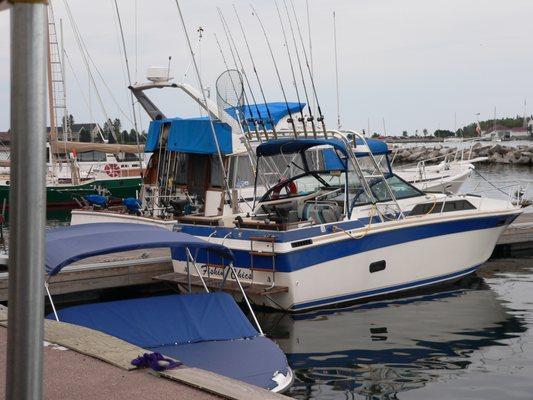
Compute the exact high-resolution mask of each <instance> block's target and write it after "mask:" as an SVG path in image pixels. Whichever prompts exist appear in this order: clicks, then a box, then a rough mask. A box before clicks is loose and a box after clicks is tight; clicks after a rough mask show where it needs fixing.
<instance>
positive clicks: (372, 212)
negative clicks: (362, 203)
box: [333, 204, 379, 240]
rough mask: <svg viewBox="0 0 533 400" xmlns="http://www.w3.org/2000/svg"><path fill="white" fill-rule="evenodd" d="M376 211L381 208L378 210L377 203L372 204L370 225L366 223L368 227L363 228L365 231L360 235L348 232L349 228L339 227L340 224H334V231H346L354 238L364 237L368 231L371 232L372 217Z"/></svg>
mask: <svg viewBox="0 0 533 400" xmlns="http://www.w3.org/2000/svg"><path fill="white" fill-rule="evenodd" d="M374 211H378V212H379V210H378V208H377V207H376V205H375V204H372V207H371V208H370V210H369V213H368V215H369V217H370V220H369V222H368V225H366V227H365V229H364V230H363V232H362V233H361V234H360V235H358V236H354V235H352V234H351V233H350V232H348V231H347V230H345V229H342V228H339V227H338V226H334V227H333V230H334V231H337V232H343V233H345V234H346V235H348V237H350V238H351V239H354V240H359V239H362V238H364V237H365V236H366V235H368V232H370V229H371V228H372V218H374V217H375V214H374Z"/></svg>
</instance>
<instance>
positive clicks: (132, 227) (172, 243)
mask: <svg viewBox="0 0 533 400" xmlns="http://www.w3.org/2000/svg"><path fill="white" fill-rule="evenodd" d="M45 241H46V242H45V244H46V256H45V270H46V273H47V274H48V275H50V276H52V275H55V274H57V273H58V272H59V271H61V269H62V268H63V267H65V266H67V265H69V264H72V263H74V262H76V261H79V260H83V259H85V258H88V257H93V256H98V255H102V254H110V253H118V252H121V251H129V250H138V249H150V248H152V249H153V248H158V247H168V248H171V249H179V248H185V247H187V248H193V249H202V250H207V251H212V252H214V253H216V254H218V255H220V256H222V257H223V258H226V259H230V260H233V253H232V252H231V250H230V249H228V248H227V247H225V246H222V245H219V244H215V243H208V242H206V241H205V240H202V239H198V238H196V237H194V236H191V235H188V234H186V233H182V232H172V231H169V230H166V229H163V228H160V227H157V226H151V225H144V224H129V223H96V224H83V225H74V226H67V227H62V228H54V229H50V230H47V231H46V238H45Z"/></svg>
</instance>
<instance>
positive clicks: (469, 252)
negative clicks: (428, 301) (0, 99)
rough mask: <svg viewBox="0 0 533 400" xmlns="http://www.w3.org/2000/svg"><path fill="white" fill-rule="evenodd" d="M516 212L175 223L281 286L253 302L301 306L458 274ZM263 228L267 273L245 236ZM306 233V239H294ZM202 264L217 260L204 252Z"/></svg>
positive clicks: (248, 278) (248, 279) (254, 277)
mask: <svg viewBox="0 0 533 400" xmlns="http://www.w3.org/2000/svg"><path fill="white" fill-rule="evenodd" d="M519 214H520V211H517V210H508V211H499V212H491V213H483V214H470V215H468V214H463V215H461V216H455V217H453V218H449V219H442V218H440V219H439V218H435V219H432V220H431V219H427V220H417V219H412V220H408V221H407V222H405V223H402V224H399V223H397V222H385V223H381V224H373V225H372V228H371V229H370V230H369V231H368V232H367V233H366V234H365V235H364V237H361V238H357V237H358V236H357V234H354V235H352V236H348V235H346V233H345V232H346V231H344V232H339V231H338V230H337V229H333V226H335V227H336V228H339V227H342V226H347V224H350V223H353V222H354V221H348V222H344V223H335V224H333V225H332V224H329V225H327V224H326V225H323V226H321V227H316V228H310V229H312V230H310V231H308V232H298V231H295V232H290V231H288V232H274V233H272V232H265V231H255V230H247V229H243V230H240V231H238V230H236V229H234V228H223V227H219V226H218V227H207V226H192V225H186V224H178V229H180V230H181V231H183V232H185V233H188V234H192V235H194V236H197V237H201V238H204V239H208V240H209V241H211V242H215V243H220V244H222V243H223V244H224V245H225V246H227V247H229V248H231V249H232V251H233V253H234V254H235V266H236V268H237V273H238V275H239V278H240V279H241V281H242V283H243V284H244V285H247V284H250V283H259V284H265V285H269V286H270V285H276V286H283V287H287V288H288V292H286V293H276V294H271V295H268V296H251V299H252V300H253V301H254V303H255V304H257V305H261V306H266V307H269V308H275V309H280V310H283V311H289V312H300V311H304V310H309V309H314V308H321V307H327V306H331V305H334V304H342V303H352V302H359V301H368V300H371V299H374V298H376V297H388V296H393V295H396V294H398V293H402V292H408V291H413V290H420V289H424V288H427V287H430V286H435V285H442V284H445V283H449V282H452V281H456V280H458V279H461V278H462V277H464V276H466V275H469V274H471V273H473V272H474V271H475V270H476V269H477V268H479V267H480V266H481V265H482V264H483V263H484V262H485V261H486V260H487V259H488V258H489V257H490V255H491V253H492V251H493V249H494V247H495V245H496V242H497V240H498V238H499V236H500V235H501V233H502V232H503V230H505V229H506V227H507V226H508V225H509V224H510V223H511V222H512V221H513V220H514V219H515V218H516V217H517V216H518V215H519ZM132 218H133V219H137V222H139V223H148V222H150V223H152V224H153V223H158V224H162V226H163V225H165V227H166V228H167V229H172V226H173V224H172V222H171V221H161V220H160V221H158V222H156V221H154V220H151V219H149V218H143V217H135V216H130V217H129V220H128V221H125V220H124V221H123V222H131V219H132ZM121 219H123V216H122V215H119V214H117V215H113V214H112V213H99V212H94V211H73V215H72V224H77V223H88V222H103V221H107V222H111V221H113V222H118V221H120V220H121ZM145 220H146V221H145ZM343 224H345V225H343ZM345 229H346V228H345ZM269 233H270V234H274V235H277V239H279V240H278V241H276V242H275V245H274V246H275V266H276V267H275V271H276V272H275V273H273V272H272V268H271V262H272V261H271V260H269V257H256V258H255V260H254V263H253V265H254V269H253V270H252V269H250V266H251V262H250V257H251V255H250V249H251V243H250V240H249V239H250V237H253V236H256V237H257V236H264V235H265V234H269ZM309 239H311V243H310V244H307V245H305V244H304V245H301V243H303V242H304V241H305V240H309ZM257 245H258V243H255V244H254V246H257ZM263 245H264V246H266V245H265V244H263ZM254 248H256V247H254ZM259 250H261V249H259ZM263 250H265V249H263ZM197 260H198V262H199V263H201V264H202V263H203V265H201V268H200V270H201V271H202V273H203V274H204V275H206V276H207V275H209V276H211V277H213V276H215V277H216V276H217V275H220V273H221V270H220V269H219V268H217V267H216V266H214V267H208V266H207V264H208V262H207V260H206V259H205V258H204V259H202V257H201V256H198V257H197ZM173 263H174V270H175V271H176V272H179V273H185V272H186V271H187V266H186V263H185V262H183V261H180V260H174V261H173ZM209 264H216V261H214V260H213V259H211V261H210V262H209ZM269 265H270V268H269ZM192 273H193V274H194V273H195V272H194V271H193V272H192Z"/></svg>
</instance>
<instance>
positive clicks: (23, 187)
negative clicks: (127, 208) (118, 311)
mask: <svg viewBox="0 0 533 400" xmlns="http://www.w3.org/2000/svg"><path fill="white" fill-rule="evenodd" d="M10 3H11V132H12V142H11V188H10V198H9V205H10V210H9V214H10V215H9V233H10V236H11V237H10V242H11V246H10V248H9V297H8V306H9V319H8V333H7V366H8V367H7V368H6V369H7V375H6V399H7V400H30V399H32V400H39V399H41V398H42V378H43V374H42V371H43V330H44V328H43V325H44V322H43V321H44V320H43V317H44V229H45V208H46V196H45V166H46V158H45V150H46V91H47V79H46V76H47V75H46V68H47V42H48V35H47V15H46V7H47V0H32V1H28V0H10ZM5 4H6V2H5V1H1V0H0V9H2V8H3V6H5Z"/></svg>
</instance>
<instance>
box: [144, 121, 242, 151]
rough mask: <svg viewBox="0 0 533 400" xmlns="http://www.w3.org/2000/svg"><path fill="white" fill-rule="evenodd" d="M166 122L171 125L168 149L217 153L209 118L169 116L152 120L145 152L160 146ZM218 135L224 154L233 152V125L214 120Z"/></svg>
mask: <svg viewBox="0 0 533 400" xmlns="http://www.w3.org/2000/svg"><path fill="white" fill-rule="evenodd" d="M164 124H169V125H170V131H169V134H168V140H167V149H168V150H171V151H177V152H182V153H195V154H216V152H217V147H216V143H215V140H214V138H213V131H212V130H211V122H210V121H209V119H208V118H205V117H203V118H202V117H200V118H188V119H180V118H167V119H160V120H156V121H152V122H150V128H149V129H148V138H147V139H146V144H145V146H144V151H145V152H152V151H154V150H156V149H157V148H158V147H159V135H160V133H161V128H162V126H163V125H164ZM213 126H214V128H215V133H216V137H217V140H218V144H219V146H220V150H221V152H222V153H223V154H231V153H232V151H233V150H232V149H233V146H232V138H231V127H230V126H229V125H228V124H226V123H223V122H220V121H213Z"/></svg>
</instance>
